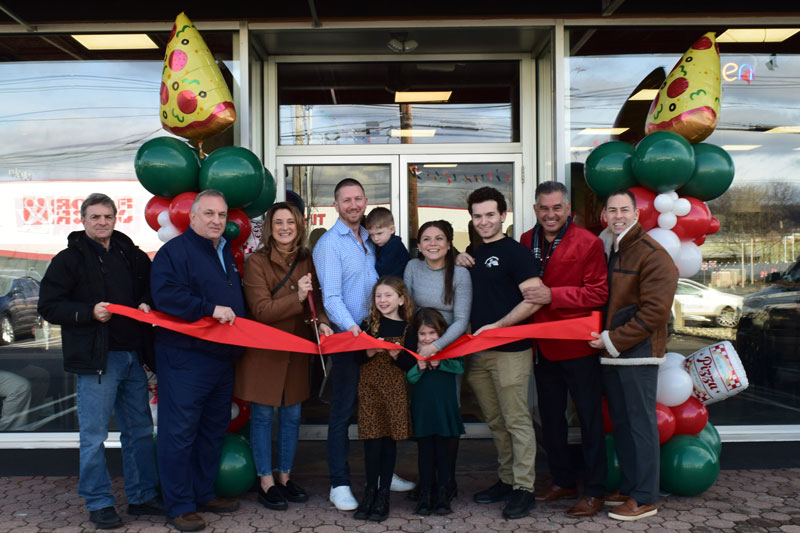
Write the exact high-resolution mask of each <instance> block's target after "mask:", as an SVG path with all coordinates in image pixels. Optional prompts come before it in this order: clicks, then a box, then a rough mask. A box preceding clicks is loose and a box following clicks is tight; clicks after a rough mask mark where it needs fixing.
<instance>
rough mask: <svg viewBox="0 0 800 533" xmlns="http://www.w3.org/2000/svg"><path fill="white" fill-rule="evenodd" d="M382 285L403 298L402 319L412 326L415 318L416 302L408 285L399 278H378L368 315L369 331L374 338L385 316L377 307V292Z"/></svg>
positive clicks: (371, 296) (373, 288) (373, 289)
mask: <svg viewBox="0 0 800 533" xmlns="http://www.w3.org/2000/svg"><path fill="white" fill-rule="evenodd" d="M380 285H386V286H387V287H390V288H391V289H392V290H393V291H394V292H396V293H397V294H398V295H399V296H401V297H402V298H403V305H401V306H400V309H399V312H400V318H402V319H403V320H404V321H405V322H406V323H407V324H410V323H411V320H412V319H413V318H414V300H413V299H412V298H411V294H410V293H409V292H408V287H406V284H405V283H403V280H402V279H400V278H398V277H397V276H381V277H380V278H378V281H376V282H375V286H374V287H372V293H371V294H370V303H369V314H368V315H367V330H368V332H369V334H370V335H373V336H374V335H377V334H378V327H379V326H380V323H381V316H383V315H381V312H380V311H379V310H378V308H377V307H376V306H375V291H376V290H377V289H378V286H380Z"/></svg>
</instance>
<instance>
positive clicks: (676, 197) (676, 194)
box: [664, 191, 680, 202]
mask: <svg viewBox="0 0 800 533" xmlns="http://www.w3.org/2000/svg"><path fill="white" fill-rule="evenodd" d="M664 194H669V196H670V198H672V201H673V202H674V201H675V200H677V199H678V198H680V196H678V193H676V192H675V191H670V192H668V193H664Z"/></svg>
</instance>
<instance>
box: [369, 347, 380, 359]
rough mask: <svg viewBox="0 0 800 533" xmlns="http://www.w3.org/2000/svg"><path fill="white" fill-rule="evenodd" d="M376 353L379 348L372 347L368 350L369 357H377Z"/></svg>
mask: <svg viewBox="0 0 800 533" xmlns="http://www.w3.org/2000/svg"><path fill="white" fill-rule="evenodd" d="M376 353H378V350H376V349H375V348H370V349H368V350H367V357H375V354H376Z"/></svg>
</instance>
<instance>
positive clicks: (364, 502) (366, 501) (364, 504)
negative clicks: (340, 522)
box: [353, 487, 377, 520]
mask: <svg viewBox="0 0 800 533" xmlns="http://www.w3.org/2000/svg"><path fill="white" fill-rule="evenodd" d="M376 493H377V491H376V490H375V487H366V488H365V489H364V496H362V498H361V502H360V503H359V504H358V507H357V508H356V512H355V513H353V518H355V519H356V520H367V519H368V518H370V514H372V508H373V507H374V506H375V494H376Z"/></svg>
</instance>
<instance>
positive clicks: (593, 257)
mask: <svg viewBox="0 0 800 533" xmlns="http://www.w3.org/2000/svg"><path fill="white" fill-rule="evenodd" d="M534 211H535V212H536V220H537V224H536V226H534V227H533V229H531V230H529V231H527V232H526V233H524V234H523V235H522V237H521V238H520V242H521V243H522V244H523V245H525V246H526V247H527V248H528V249H529V250H531V253H532V255H533V258H534V260H535V261H536V263H537V265H538V266H539V269H540V270H539V272H540V276H541V278H542V285H541V286H538V287H530V288H527V289H525V290H524V291H523V294H524V296H525V301H526V302H529V303H535V304H541V305H543V306H544V307H542V309H540V310H539V311H538V312H537V313H536V314H535V315H533V321H534V322H535V323H541V322H551V321H555V320H564V319H567V318H577V317H584V316H588V315H589V314H590V313H591V312H592V311H598V310H600V309H601V308H602V307H603V305H604V304H605V302H606V299H607V297H608V286H607V284H606V278H607V268H606V258H605V253H604V250H603V243H602V242H601V241H600V239H598V238H597V237H595V236H594V235H593V234H592V233H590V232H589V231H587V230H585V229H583V228H581V227H579V226H577V225H575V224H573V223H572V217H571V216H570V204H569V198H568V195H567V189H566V187H565V186H564V184H563V183H559V182H556V181H546V182H542V183H540V184H539V186H538V187H537V188H536V204H535V205H534ZM535 346H536V352H535V353H536V356H535V357H536V364H535V367H534V375H535V376H536V390H537V394H538V397H539V413H540V415H541V420H542V436H543V442H544V448H545V451H546V452H547V461H548V463H549V466H550V472H551V474H552V476H553V481H552V484H551V485H550V486H549V487H547V489H545V490H544V491H543V492H542V493H540V494H537V495H536V499H537V500H538V501H540V502H550V501H555V500H559V499H563V498H574V497H575V496H577V490H576V480H577V474H576V472H575V470H574V468H573V467H572V466H571V465H570V460H569V452H568V449H567V420H566V417H565V415H564V413H565V411H566V408H567V393H569V395H570V396H571V397H572V401H573V402H574V404H575V408H576V410H577V412H578V417H579V418H580V423H581V438H582V442H583V459H584V463H585V467H586V469H585V474H584V477H583V479H584V483H583V487H584V488H583V494H582V497H581V498H580V499H579V500H578V502H577V503H576V504H575V505H574V506H572V507H571V508H570V509H569V510H568V511H567V514H569V515H570V516H574V517H587V516H592V515H594V514H595V513H597V511H598V510H600V508H601V507H602V506H603V495H604V492H605V481H606V468H607V466H606V452H605V437H604V435H603V415H602V409H601V402H602V392H601V387H600V384H601V375H602V374H601V371H600V359H599V357H598V353H599V350H597V349H595V348H592V347H590V346H589V345H588V344H587V343H586V342H585V341H565V340H538V341H535Z"/></svg>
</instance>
